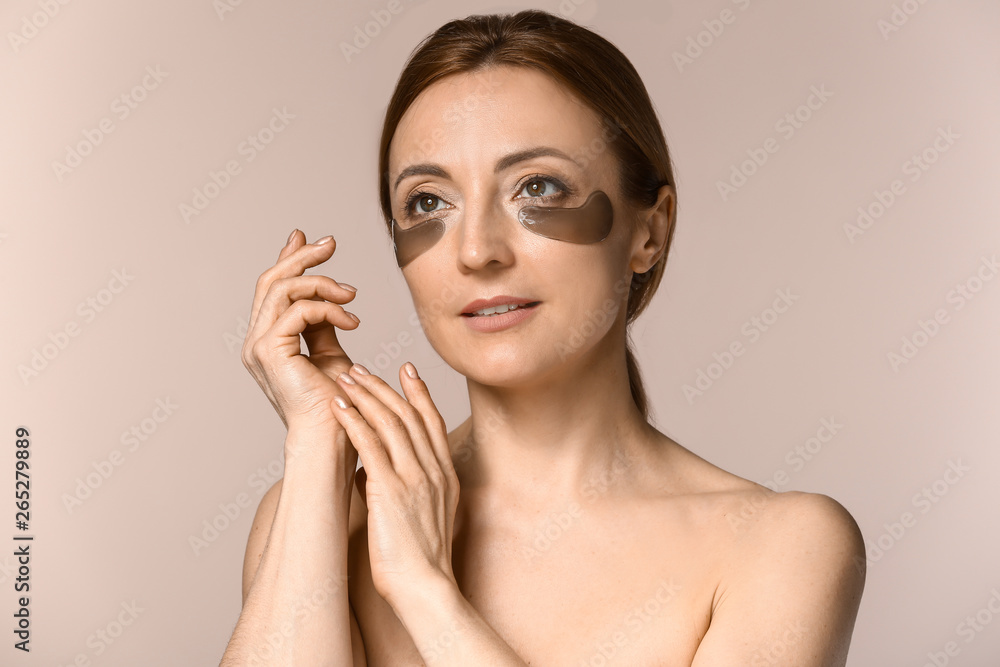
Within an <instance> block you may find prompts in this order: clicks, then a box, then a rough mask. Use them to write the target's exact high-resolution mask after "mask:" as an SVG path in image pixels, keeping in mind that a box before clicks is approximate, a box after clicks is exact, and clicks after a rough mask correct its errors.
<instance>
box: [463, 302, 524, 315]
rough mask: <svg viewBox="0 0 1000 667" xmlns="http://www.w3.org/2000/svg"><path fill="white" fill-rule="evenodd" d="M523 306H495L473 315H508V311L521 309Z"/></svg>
mask: <svg viewBox="0 0 1000 667" xmlns="http://www.w3.org/2000/svg"><path fill="white" fill-rule="evenodd" d="M520 307H521V306H516V305H506V304H505V305H502V306H493V307H492V308H483V309H482V310H477V311H475V312H474V313H473V315H499V314H501V313H506V312H507V311H508V310H514V309H515V308H520Z"/></svg>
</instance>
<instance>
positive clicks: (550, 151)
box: [392, 146, 583, 192]
mask: <svg viewBox="0 0 1000 667" xmlns="http://www.w3.org/2000/svg"><path fill="white" fill-rule="evenodd" d="M542 156H551V157H557V158H562V159H563V160H569V161H570V162H572V163H573V164H575V165H576V166H578V167H580V168H581V169H583V165H581V164H580V163H579V162H577V161H576V160H574V159H573V158H571V157H570V156H569V155H567V154H566V153H564V152H562V151H561V150H559V149H558V148H552V147H551V146H535V147H534V148H526V149H524V150H520V151H515V152H513V153H508V154H507V155H504V156H503V157H501V158H500V159H499V160H497V163H496V166H495V167H494V168H493V173H494V174H499V173H500V172H502V171H504V170H506V169H510V168H511V167H512V166H514V165H515V164H517V163H518V162H524V161H526V160H531V159H534V158H536V157H542ZM418 175H427V176H437V177H439V178H447V179H449V180H450V179H451V175H449V174H448V171H447V170H446V169H445V168H444V167H442V166H441V165H439V164H435V163H433V162H424V163H421V164H414V165H410V166H409V167H407V168H406V169H404V170H403V171H401V172H399V176H397V177H396V182H395V183H393V185H392V189H393V192H395V191H396V188H398V187H399V183H400V182H401V181H402V180H403V179H404V178H408V177H409V176H418Z"/></svg>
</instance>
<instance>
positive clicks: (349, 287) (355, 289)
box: [337, 283, 358, 292]
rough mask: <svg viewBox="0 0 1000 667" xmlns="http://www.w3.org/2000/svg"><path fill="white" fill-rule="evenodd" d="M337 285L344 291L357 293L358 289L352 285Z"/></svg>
mask: <svg viewBox="0 0 1000 667" xmlns="http://www.w3.org/2000/svg"><path fill="white" fill-rule="evenodd" d="M337 284H338V285H340V286H341V287H343V288H344V289H346V290H348V291H350V292H357V291H358V288H357V287H355V286H354V285H348V284H347V283H337Z"/></svg>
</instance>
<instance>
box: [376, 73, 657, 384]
mask: <svg viewBox="0 0 1000 667" xmlns="http://www.w3.org/2000/svg"><path fill="white" fill-rule="evenodd" d="M610 138H613V132H610V131H609V130H608V129H607V128H604V127H602V126H601V124H600V121H599V119H598V117H597V116H596V114H594V113H593V112H592V111H591V110H590V109H589V108H587V107H586V106H584V105H583V104H582V103H580V102H579V101H578V100H576V99H575V98H573V97H572V96H571V94H570V93H569V92H568V91H567V90H566V89H564V88H563V87H562V86H561V85H560V84H559V83H557V82H556V81H554V80H553V79H551V78H550V77H548V76H547V75H545V74H543V73H541V72H538V71H535V70H530V69H526V68H511V67H502V68H492V69H489V70H486V71H481V72H477V73H470V74H458V75H452V76H449V77H446V78H444V79H442V80H440V81H438V82H436V83H434V84H433V85H432V86H430V87H429V88H427V89H426V90H425V91H424V92H423V93H422V94H421V95H420V96H419V97H418V98H417V99H416V100H415V101H414V103H413V104H412V105H411V106H410V107H409V109H407V111H406V113H405V114H404V116H403V118H402V119H401V121H400V123H399V126H398V128H397V130H396V133H395V135H394V137H393V140H392V143H391V145H390V152H389V188H390V193H391V201H392V206H393V217H394V219H395V220H396V221H397V223H398V225H399V226H400V228H402V229H412V228H413V227H414V225H416V224H418V223H420V222H424V221H426V220H429V219H434V218H437V219H439V220H441V221H442V222H443V223H444V225H443V228H444V231H443V235H441V236H439V237H437V238H436V240H434V241H433V242H432V243H430V244H425V247H423V248H422V249H421V250H420V252H419V253H418V254H416V255H415V256H414V257H413V259H411V260H410V261H409V262H408V263H406V264H405V265H404V266H403V268H402V272H403V276H404V278H405V279H406V281H407V284H408V285H409V288H410V292H411V295H412V297H413V303H414V306H415V308H416V310H417V313H418V315H419V317H420V321H421V325H422V327H423V329H424V332H425V333H426V335H427V338H428V340H429V341H430V342H431V344H432V345H433V346H434V349H435V350H437V352H438V354H440V355H441V356H442V358H443V359H444V360H445V361H446V362H447V363H448V364H449V365H450V366H451V367H452V368H454V369H456V370H457V371H459V372H460V373H462V374H463V375H465V376H467V377H469V378H470V379H473V380H476V381H478V382H481V383H483V384H490V385H497V386H513V385H516V384H518V383H519V382H521V381H523V380H524V379H525V378H529V377H533V378H537V377H538V376H539V375H540V374H541V375H547V374H549V373H553V372H557V371H558V370H559V369H560V368H565V367H566V364H572V363H573V362H574V361H575V360H579V359H581V358H582V357H584V356H585V355H586V354H587V353H588V352H591V351H593V350H594V348H595V346H596V345H598V344H599V343H600V342H601V341H602V340H604V341H605V342H606V343H607V342H608V341H607V340H606V339H607V334H608V332H609V330H611V328H612V326H613V324H614V323H615V321H616V320H620V319H624V317H625V312H624V311H625V304H626V300H627V297H628V292H629V284H630V278H631V272H632V271H633V270H639V271H644V270H645V269H646V268H648V267H647V266H641V267H640V266H638V264H641V262H642V253H641V252H639V253H638V254H636V251H637V250H640V249H641V246H642V240H643V239H640V238H639V236H638V235H634V234H633V233H632V224H631V217H630V216H632V215H634V212H633V210H632V209H630V208H629V207H628V206H627V204H626V202H624V201H622V199H621V197H620V192H619V189H618V187H617V178H618V165H617V163H616V160H615V157H614V155H613V154H612V152H611V150H609V148H608V141H607V140H608V139H610ZM542 147H545V148H547V149H554V150H555V151H561V152H562V153H563V154H565V155H566V156H568V158H566V157H561V156H558V155H535V156H533V157H528V158H526V159H520V160H516V161H512V160H509V159H508V160H506V161H505V160H504V158H506V157H508V156H511V155H513V154H516V153H520V152H522V151H528V150H533V149H538V148H542ZM415 166H416V167H419V168H417V169H412V168H413V167H415ZM404 170H406V174H404V175H403V178H402V179H399V182H398V184H397V179H398V177H399V176H400V174H401V173H402V172H403V171H404ZM595 190H600V191H602V192H604V193H606V194H607V196H608V197H609V198H610V200H611V203H612V207H613V209H614V221H613V224H612V226H611V231H610V233H609V234H608V236H607V237H606V238H604V239H603V240H601V241H599V242H589V243H574V242H568V241H563V240H556V239H553V238H547V237H545V236H542V235H540V234H538V233H535V232H532V231H531V230H529V229H528V228H526V227H524V226H522V225H521V224H520V223H519V221H518V217H517V213H518V211H519V210H520V209H521V208H524V207H527V206H544V207H549V206H556V207H567V208H572V207H580V206H582V205H583V204H584V203H585V202H586V201H587V198H588V196H589V195H590V194H591V193H593V192H594V191H595ZM408 201H409V203H407V202H408ZM428 228H429V226H425V229H428ZM634 236H635V237H636V238H633V237H634ZM647 236H648V235H647ZM636 258H638V260H639V261H638V262H635V261H634V260H635V259H636ZM633 264H636V266H632V265H633ZM498 295H510V296H515V297H522V298H524V299H527V300H528V301H531V302H536V301H537V302H539V303H538V305H537V306H534V307H532V308H530V309H527V310H526V311H525V313H526V314H527V317H526V318H524V319H523V320H522V321H520V322H519V323H517V324H515V325H514V326H511V327H508V328H506V329H503V330H499V331H490V332H484V331H480V330H477V329H476V328H474V327H473V326H471V325H470V318H469V317H468V316H466V315H464V314H463V311H466V310H467V306H468V304H470V302H472V301H475V300H477V299H490V298H492V297H494V296H498ZM496 317H499V316H496ZM620 344H623V343H620ZM609 349H610V348H609Z"/></svg>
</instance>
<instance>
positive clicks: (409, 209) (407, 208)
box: [403, 174, 573, 218]
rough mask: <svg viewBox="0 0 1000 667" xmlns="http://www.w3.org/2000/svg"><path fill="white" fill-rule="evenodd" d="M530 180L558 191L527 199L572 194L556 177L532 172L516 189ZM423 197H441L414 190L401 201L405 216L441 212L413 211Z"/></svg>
mask: <svg viewBox="0 0 1000 667" xmlns="http://www.w3.org/2000/svg"><path fill="white" fill-rule="evenodd" d="M532 181H545V182H547V183H551V184H552V185H554V186H556V189H557V190H559V192H557V193H556V194H551V195H541V196H539V197H528V199H540V200H542V201H550V198H554V197H568V196H569V195H571V194H573V189H572V188H570V187H569V186H568V185H566V184H565V183H563V182H562V181H560V180H559V179H557V178H553V177H551V176H545V175H543V174H532V175H531V176H528V177H527V178H525V179H524V180H522V181H521V182H520V183H519V184H518V188H517V191H518V192H520V191H521V190H523V189H524V186H526V185H527V184H528V183H531V182H532ZM423 197H434V198H435V199H442V198H441V197H439V196H438V195H436V194H434V193H433V192H425V191H422V190H421V191H418V192H414V193H413V194H411V195H410V196H409V197H407V198H406V201H405V202H404V203H403V212H404V213H405V215H406V217H407V218H422V217H425V216H430V215H437V214H440V213H441V211H429V212H422V213H415V212H413V205H414V204H415V203H416V202H417V201H418V200H419V199H421V198H423Z"/></svg>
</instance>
